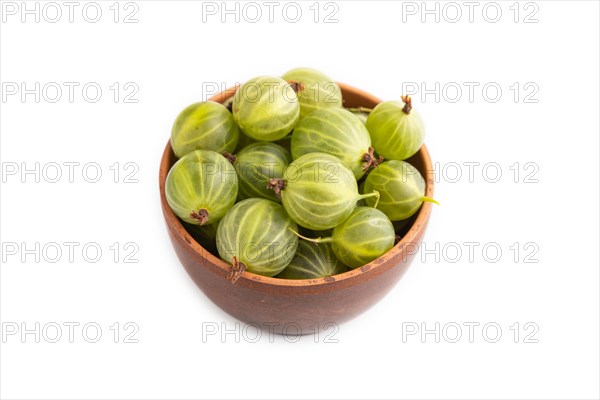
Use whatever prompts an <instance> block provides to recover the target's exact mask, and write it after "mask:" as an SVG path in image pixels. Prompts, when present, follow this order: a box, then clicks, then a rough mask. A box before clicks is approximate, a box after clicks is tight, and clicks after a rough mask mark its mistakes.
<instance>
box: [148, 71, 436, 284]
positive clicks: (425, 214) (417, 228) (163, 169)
mask: <svg viewBox="0 0 600 400" xmlns="http://www.w3.org/2000/svg"><path fill="white" fill-rule="evenodd" d="M338 85H339V86H340V88H341V90H342V93H348V92H352V93H354V94H356V95H359V96H360V97H363V98H366V99H367V100H368V101H370V102H372V103H373V104H379V103H381V102H382V100H381V99H379V98H377V97H375V96H373V95H371V94H370V93H367V92H365V91H363V90H361V89H358V88H356V87H353V86H351V85H348V84H344V83H341V82H338ZM238 87H239V86H234V87H231V88H228V89H226V90H224V91H222V92H219V93H217V94H216V95H214V96H212V97H211V98H209V99H208V100H207V101H214V102H218V103H223V102H224V101H225V100H227V99H228V98H229V97H231V96H233V95H234V94H235V92H236V91H237V88H238ZM171 153H172V148H171V141H170V139H169V140H168V141H167V145H166V147H165V150H164V151H163V155H162V157H161V161H160V169H159V190H160V197H161V203H162V208H163V214H164V217H165V220H166V222H167V225H168V228H169V229H170V230H171V232H172V233H173V234H176V235H177V236H178V237H179V239H182V241H183V242H184V243H185V245H186V246H189V247H190V248H191V250H193V251H194V252H195V253H196V254H198V256H200V257H202V258H203V259H205V260H207V261H208V262H209V263H210V264H212V265H213V266H215V267H217V268H219V269H220V270H222V272H223V273H224V274H225V275H226V274H228V273H229V271H230V268H231V265H229V264H228V263H227V262H225V261H223V260H221V259H220V258H218V257H216V256H215V255H213V254H212V253H211V252H210V251H208V250H206V249H205V248H204V247H203V246H202V245H200V244H199V243H198V242H197V241H196V240H195V239H194V238H193V237H192V236H191V235H190V234H189V233H188V231H187V230H186V229H185V228H184V226H183V223H182V221H181V220H180V219H179V218H178V217H177V216H176V215H175V213H174V212H173V211H172V210H171V208H170V207H169V205H168V203H167V200H166V196H165V181H166V177H167V174H168V172H169V169H170V168H169V165H168V162H167V160H168V159H169V156H170V155H171ZM418 153H421V157H422V158H423V164H424V169H425V171H424V174H422V176H423V178H424V180H425V196H427V197H433V186H434V180H433V168H432V162H431V157H430V155H429V151H428V150H427V147H426V146H425V144H423V145H422V146H421V148H420V149H419V152H418ZM418 153H417V154H418ZM431 210H432V204H431V203H429V202H424V203H423V204H422V206H421V208H420V209H419V211H418V212H417V217H416V219H415V220H414V221H413V223H412V225H411V227H410V229H409V230H408V232H407V233H406V234H405V235H404V237H402V239H400V241H398V243H396V244H395V245H394V247H392V248H391V249H390V250H388V251H387V252H386V253H385V254H383V255H382V256H380V257H378V258H376V259H375V260H373V261H371V262H370V263H368V264H365V265H363V266H361V267H358V268H354V269H350V270H349V271H346V272H343V273H341V274H337V275H333V276H328V277H324V278H313V279H283V278H275V277H268V276H262V275H258V274H255V273H252V272H249V271H244V272H243V273H242V275H241V276H240V277H239V279H238V281H237V282H236V285H239V284H241V283H243V282H244V281H251V282H254V283H257V284H264V285H270V286H277V287H311V286H319V285H328V284H332V283H342V282H344V281H349V280H352V279H355V278H358V277H359V276H361V275H364V274H367V273H369V272H371V273H375V272H376V271H377V270H381V271H382V270H384V269H386V264H388V263H386V262H385V261H387V260H389V259H391V258H394V257H396V256H398V255H400V256H404V257H406V256H407V255H406V254H403V253H404V252H405V251H406V249H407V248H408V247H411V246H407V245H408V244H414V243H416V242H417V239H418V238H419V237H420V236H421V234H422V232H423V230H424V229H425V227H426V225H427V221H428V220H429V216H430V214H431ZM411 250H412V247H411ZM203 266H204V265H203ZM223 279H226V278H223Z"/></svg>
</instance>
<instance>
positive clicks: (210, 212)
mask: <svg viewBox="0 0 600 400" xmlns="http://www.w3.org/2000/svg"><path fill="white" fill-rule="evenodd" d="M237 192H238V179H237V175H236V173H235V169H234V168H233V165H231V163H230V162H229V161H227V159H226V158H225V157H223V156H222V155H220V154H219V153H216V152H214V151H211V150H196V151H193V152H191V153H188V154H186V155H185V156H183V157H182V158H180V159H179V160H178V161H177V162H176V163H175V164H173V166H172V167H171V169H170V171H169V174H168V175H167V180H166V182H165V194H166V197H167V202H168V203H169V206H170V207H171V209H172V210H173V212H174V213H175V215H177V216H178V217H179V218H181V219H182V220H183V221H185V222H187V223H190V224H194V225H208V224H212V223H214V222H217V221H218V220H219V219H221V217H223V216H224V215H225V213H226V212H227V210H229V208H231V206H233V204H234V203H235V199H236V196H237Z"/></svg>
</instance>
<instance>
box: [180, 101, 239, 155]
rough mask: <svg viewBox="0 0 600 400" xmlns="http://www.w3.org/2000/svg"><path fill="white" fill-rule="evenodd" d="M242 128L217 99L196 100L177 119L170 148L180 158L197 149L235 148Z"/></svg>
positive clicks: (222, 149) (226, 149) (218, 149)
mask: <svg viewBox="0 0 600 400" xmlns="http://www.w3.org/2000/svg"><path fill="white" fill-rule="evenodd" d="M239 136H240V130H239V128H238V126H237V124H236V123H235V121H234V119H233V116H232V115H231V113H230V112H229V111H228V110H227V108H226V107H225V106H223V105H222V104H220V103H216V102H214V101H205V102H202V103H195V104H192V105H191V106H189V107H187V108H185V109H184V110H183V111H182V112H181V113H180V114H179V115H178V116H177V119H175V123H174V124H173V129H172V130H171V147H172V148H173V152H174V153H175V155H176V156H177V157H178V158H181V157H183V156H185V155H186V154H188V153H190V152H192V151H194V150H200V149H202V150H213V151H216V152H217V153H223V152H225V151H229V152H231V151H233V150H234V149H235V147H236V145H237V142H238V138H239Z"/></svg>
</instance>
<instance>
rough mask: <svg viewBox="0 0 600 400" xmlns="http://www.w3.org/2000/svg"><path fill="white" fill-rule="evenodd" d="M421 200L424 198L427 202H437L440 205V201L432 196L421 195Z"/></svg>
mask: <svg viewBox="0 0 600 400" xmlns="http://www.w3.org/2000/svg"><path fill="white" fill-rule="evenodd" d="M421 200H422V201H426V202H428V203H435V204H437V205H438V206H439V205H440V203H438V202H437V200H435V199H432V198H431V197H426V196H423V197H421Z"/></svg>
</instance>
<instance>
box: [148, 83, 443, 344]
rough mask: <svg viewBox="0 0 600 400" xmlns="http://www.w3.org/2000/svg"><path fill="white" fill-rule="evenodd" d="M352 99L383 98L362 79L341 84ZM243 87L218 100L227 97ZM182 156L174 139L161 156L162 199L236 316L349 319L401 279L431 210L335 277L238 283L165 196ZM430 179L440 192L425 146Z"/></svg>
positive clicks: (295, 328)
mask: <svg viewBox="0 0 600 400" xmlns="http://www.w3.org/2000/svg"><path fill="white" fill-rule="evenodd" d="M340 87H341V89H342V93H343V98H344V105H345V106H346V107H368V108H372V107H374V106H375V105H376V104H378V103H379V102H380V101H381V100H379V99H378V98H376V97H374V96H372V95H370V94H368V93H365V92H363V91H362V90H359V89H356V88H354V87H351V86H348V85H344V84H340ZM234 92H235V89H229V90H226V91H225V92H222V93H219V94H217V95H216V96H214V97H212V98H211V99H210V100H212V101H217V102H221V103H222V102H223V101H225V100H226V99H227V98H229V97H231V96H232V95H233V94H234ZM175 161H177V158H176V157H175V154H173V150H172V149H171V144H170V143H167V147H166V148H165V151H164V153H163V156H162V160H161V163H160V174H159V183H160V199H161V203H162V210H163V215H164V217H165V221H166V223H167V228H168V230H169V236H170V238H171V242H172V243H173V247H174V248H175V252H176V253H177V256H178V257H179V260H180V261H181V263H182V264H183V266H184V267H185V269H186V270H187V272H188V273H189V275H190V276H191V277H192V279H193V280H194V282H195V283H196V285H198V287H199V288H200V289H201V290H202V291H203V292H204V294H206V296H208V298H209V299H211V300H212V301H213V302H214V303H215V304H216V305H218V306H219V307H221V308H222V309H223V310H225V311H226V312H227V313H229V314H231V315H232V316H234V317H236V318H238V319H240V320H242V321H244V322H247V323H250V324H253V325H257V326H260V327H264V328H266V329H269V330H271V331H274V332H276V333H285V334H298V333H300V334H306V333H311V332H314V331H315V328H317V329H318V328H324V327H327V325H328V324H331V323H335V324H338V323H341V322H344V321H347V320H349V319H351V318H354V317H356V316H357V315H359V314H361V313H362V312H364V311H365V310H367V309H368V308H369V307H371V306H372V305H374V304H375V303H377V302H378V301H379V300H380V299H381V298H382V297H383V296H385V295H386V294H387V293H388V292H389V291H390V289H391V288H392V287H393V286H394V285H395V284H396V283H397V282H398V280H399V279H400V278H401V277H402V275H403V274H404V272H406V270H407V268H408V266H409V265H410V263H411V261H412V259H413V257H414V253H415V251H414V250H415V246H416V245H418V243H419V242H420V241H421V238H422V237H423V234H424V233H425V228H426V226H427V222H428V220H429V215H430V213H431V203H427V202H426V203H424V204H423V206H422V207H421V209H420V210H419V212H418V213H417V214H416V216H415V217H413V222H412V224H411V225H409V226H405V227H404V228H403V230H404V232H405V234H404V235H403V237H402V240H400V242H398V243H397V244H396V245H395V246H394V247H393V248H392V249H391V250H390V251H388V252H387V253H386V254H384V255H383V256H381V257H379V258H378V259H376V260H374V261H372V262H370V263H369V264H367V265H365V266H363V267H360V268H356V269H354V270H351V271H349V272H345V273H343V274H340V275H335V276H331V277H327V278H319V279H307V280H288V279H279V278H269V277H265V276H261V275H256V274H253V273H251V272H244V273H243V274H242V276H241V277H240V278H239V279H238V280H237V282H236V283H235V284H233V283H231V282H230V281H229V280H227V275H228V274H229V268H230V266H229V264H227V263H226V262H224V261H222V260H221V259H219V258H218V257H215V256H214V255H213V254H211V253H210V252H209V251H207V250H205V249H204V248H203V247H202V246H201V245H200V244H198V243H197V242H196V241H195V240H194V239H193V238H192V236H191V235H190V234H189V233H188V232H187V231H186V229H185V228H184V226H183V224H182V222H181V221H180V220H179V219H178V218H177V217H176V216H175V214H174V213H173V212H172V211H171V209H170V207H169V205H168V203H167V200H166V198H165V180H166V178H167V173H168V172H169V169H170V168H171V166H172V165H173V164H174V163H175ZM408 161H409V162H410V163H411V164H412V165H414V166H415V167H416V168H417V169H418V170H419V171H420V172H421V174H422V175H423V177H424V178H425V180H426V193H425V195H426V196H428V197H433V177H432V170H433V169H432V165H431V159H430V158H429V153H428V152H427V149H426V147H425V146H423V147H421V149H420V150H419V152H418V153H417V154H416V155H414V156H413V157H411V158H410V159H409V160H408Z"/></svg>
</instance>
